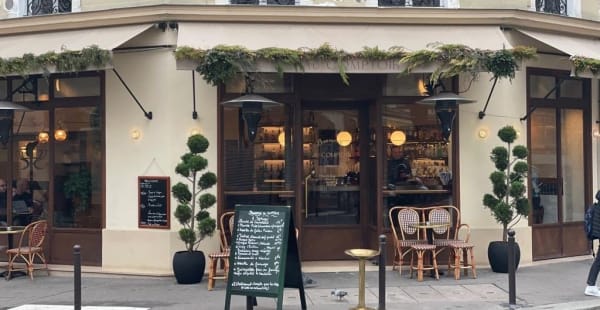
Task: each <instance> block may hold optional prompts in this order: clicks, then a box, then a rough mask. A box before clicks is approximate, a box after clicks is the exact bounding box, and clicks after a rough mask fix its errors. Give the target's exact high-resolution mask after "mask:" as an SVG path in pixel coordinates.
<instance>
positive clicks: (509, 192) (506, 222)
mask: <svg viewBox="0 0 600 310" xmlns="http://www.w3.org/2000/svg"><path fill="white" fill-rule="evenodd" d="M498 137H499V138H500V140H502V141H503V142H505V143H506V144H507V147H504V146H497V147H495V148H494V149H493V150H492V154H491V156H490V159H491V160H492V162H493V163H494V165H495V166H496V171H494V172H492V174H490V180H491V181H492V185H493V193H492V194H485V195H484V196H483V205H484V206H485V207H487V208H488V209H490V211H491V212H492V215H493V216H494V218H495V219H496V221H497V222H498V223H501V224H502V241H506V240H507V233H508V229H509V228H512V227H513V226H514V225H516V224H517V223H518V222H519V220H520V219H521V217H527V215H528V214H529V201H528V200H527V197H526V195H525V193H526V186H525V182H526V177H527V170H528V166H527V162H526V161H525V159H526V158H527V155H528V152H527V148H526V147H525V146H523V145H516V146H515V147H514V148H512V157H514V158H511V154H509V150H510V145H511V144H512V143H513V142H514V141H515V140H516V138H517V131H516V130H515V129H514V128H513V127H512V126H505V127H503V128H501V129H500V130H499V131H498Z"/></svg>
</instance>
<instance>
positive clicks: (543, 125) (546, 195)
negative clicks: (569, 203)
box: [530, 108, 561, 224]
mask: <svg viewBox="0 0 600 310" xmlns="http://www.w3.org/2000/svg"><path fill="white" fill-rule="evenodd" d="M557 147H558V146H557V144H556V110H555V109H545V108H537V109H536V110H535V111H534V112H533V113H532V114H531V154H530V155H531V170H532V184H533V188H534V191H533V195H532V196H533V223H534V224H552V223H558V192H559V189H560V183H561V182H560V181H559V178H558V175H557V171H558V168H557V158H556V156H557V155H556V154H557Z"/></svg>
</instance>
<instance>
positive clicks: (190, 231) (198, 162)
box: [171, 134, 217, 252]
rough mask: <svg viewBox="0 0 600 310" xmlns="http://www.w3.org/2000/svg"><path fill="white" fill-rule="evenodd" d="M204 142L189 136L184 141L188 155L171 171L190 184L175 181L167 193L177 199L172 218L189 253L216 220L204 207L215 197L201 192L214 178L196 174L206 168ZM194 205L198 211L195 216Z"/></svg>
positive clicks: (209, 185) (201, 138) (208, 234)
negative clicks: (177, 224) (177, 223)
mask: <svg viewBox="0 0 600 310" xmlns="http://www.w3.org/2000/svg"><path fill="white" fill-rule="evenodd" d="M208 145H209V143H208V140H207V139H206V137H204V136H203V135H200V134H197V135H193V136H190V137H189V138H188V141H187V147H188V149H189V152H188V153H185V154H183V155H182V156H181V162H180V163H179V164H178V165H177V167H175V172H176V173H177V174H179V175H181V176H183V177H185V178H186V179H187V180H188V181H189V183H191V187H192V188H191V190H190V187H189V186H188V184H185V183H183V182H178V183H177V184H175V185H173V187H172V188H171V191H172V192H173V196H174V197H175V198H176V199H177V202H178V205H177V209H175V217H176V218H177V220H178V221H179V223H181V225H183V228H181V229H180V230H179V238H180V239H181V240H182V241H183V242H184V243H185V247H186V249H187V250H188V251H189V252H192V251H194V250H196V249H197V247H198V245H199V244H200V242H201V241H202V240H204V238H206V237H209V236H212V234H213V233H214V232H215V229H216V221H215V219H214V218H212V217H211V216H210V213H209V212H208V208H210V207H212V206H213V205H214V204H215V202H216V200H217V199H216V198H215V196H214V195H213V194H211V193H202V192H203V191H205V190H207V189H209V188H211V187H212V186H213V185H215V184H216V183H217V176H216V175H215V174H214V173H212V172H210V171H207V172H204V173H203V174H202V175H201V176H199V174H200V173H201V171H202V170H204V169H206V167H207V166H208V161H207V160H206V158H204V157H203V156H202V155H201V154H202V153H204V152H206V150H207V149H208ZM196 202H198V206H199V210H198V212H197V213H196Z"/></svg>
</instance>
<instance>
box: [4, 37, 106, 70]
mask: <svg viewBox="0 0 600 310" xmlns="http://www.w3.org/2000/svg"><path fill="white" fill-rule="evenodd" d="M110 59H111V53H110V51H108V50H104V49H101V48H99V47H98V46H97V45H92V46H90V47H86V48H83V49H81V50H80V51H62V52H59V53H56V52H47V53H44V54H41V55H38V56H35V55H33V54H24V55H23V56H22V57H12V58H0V76H8V75H12V74H20V75H22V76H27V75H29V74H30V73H32V72H42V73H43V75H44V76H49V75H50V71H51V70H52V69H56V71H60V72H77V71H85V70H87V69H89V68H94V67H99V68H100V67H104V66H106V65H107V64H108V63H109V62H110Z"/></svg>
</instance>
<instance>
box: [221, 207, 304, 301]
mask: <svg viewBox="0 0 600 310" xmlns="http://www.w3.org/2000/svg"><path fill="white" fill-rule="evenodd" d="M234 222H235V224H234V228H233V235H232V238H231V252H230V256H229V276H228V279H227V292H226V297H225V309H226V310H228V309H229V306H230V301H231V295H245V296H246V297H247V298H248V299H250V298H253V297H274V298H277V309H281V308H282V307H283V289H284V287H290V288H298V289H299V290H300V301H301V305H302V309H306V299H305V297H304V286H303V282H302V272H301V267H300V256H299V255H298V241H297V240H296V233H295V226H294V219H293V216H292V213H291V208H290V206H265V205H236V207H235V221H234ZM246 304H247V305H248V304H249V303H248V302H247V303H246Z"/></svg>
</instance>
